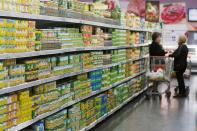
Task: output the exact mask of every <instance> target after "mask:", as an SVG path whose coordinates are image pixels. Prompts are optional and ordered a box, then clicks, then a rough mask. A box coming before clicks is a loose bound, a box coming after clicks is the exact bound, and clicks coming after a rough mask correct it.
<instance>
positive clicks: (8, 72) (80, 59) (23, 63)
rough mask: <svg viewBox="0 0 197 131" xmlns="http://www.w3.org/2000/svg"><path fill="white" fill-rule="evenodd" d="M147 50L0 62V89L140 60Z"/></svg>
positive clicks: (94, 52) (98, 52) (146, 48)
mask: <svg viewBox="0 0 197 131" xmlns="http://www.w3.org/2000/svg"><path fill="white" fill-rule="evenodd" d="M147 53H148V47H140V48H133V49H120V50H110V51H92V52H84V53H76V54H75V53H74V54H70V55H67V54H61V55H54V56H45V57H40V58H27V59H9V60H3V61H0V88H5V87H10V86H16V85H19V84H22V83H24V82H29V81H35V80H38V79H44V78H49V77H53V76H58V75H64V74H69V73H72V72H79V71H84V70H85V69H92V68H97V67H102V66H103V65H110V64H116V63H117V64H118V62H125V63H127V62H129V61H132V60H134V59H139V58H143V57H144V55H146V54H147Z"/></svg>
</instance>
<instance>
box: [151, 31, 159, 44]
mask: <svg viewBox="0 0 197 131" xmlns="http://www.w3.org/2000/svg"><path fill="white" fill-rule="evenodd" d="M158 37H161V33H159V32H154V33H153V34H152V40H153V42H155V41H156V39H157V38H158Z"/></svg>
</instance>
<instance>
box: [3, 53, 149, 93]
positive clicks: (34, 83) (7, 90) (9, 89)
mask: <svg viewBox="0 0 197 131" xmlns="http://www.w3.org/2000/svg"><path fill="white" fill-rule="evenodd" d="M147 57H148V55H145V56H143V57H141V58H136V59H130V60H126V61H122V62H118V63H114V64H110V65H104V66H100V67H96V68H93V69H84V70H83V71H78V72H72V73H67V74H63V75H58V76H54V77H49V78H45V79H41V80H36V81H32V82H26V83H23V84H20V85H17V86H12V87H7V88H3V89H0V95H2V94H7V93H11V92H15V91H19V90H23V89H27V88H30V87H33V86H37V85H40V84H44V83H47V82H52V81H56V80H59V79H63V78H67V77H71V76H75V75H79V74H83V73H88V72H91V71H96V70H99V69H106V68H109V67H113V66H117V65H121V64H125V63H128V62H133V61H138V60H141V59H144V58H147Z"/></svg>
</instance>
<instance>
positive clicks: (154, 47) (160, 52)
mask: <svg viewBox="0 0 197 131" xmlns="http://www.w3.org/2000/svg"><path fill="white" fill-rule="evenodd" d="M160 43H161V34H160V33H158V32H154V33H153V35H152V44H151V45H150V47H149V54H150V56H165V54H166V52H165V51H164V49H163V47H162V45H161V44H160Z"/></svg>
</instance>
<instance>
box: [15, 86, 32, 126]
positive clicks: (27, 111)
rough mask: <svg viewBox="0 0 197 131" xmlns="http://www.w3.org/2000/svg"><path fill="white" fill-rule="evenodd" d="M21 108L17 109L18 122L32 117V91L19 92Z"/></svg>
mask: <svg viewBox="0 0 197 131" xmlns="http://www.w3.org/2000/svg"><path fill="white" fill-rule="evenodd" d="M18 102H19V108H18V111H17V117H18V119H17V123H23V122H26V121H28V120H31V119H32V99H31V97H30V91H29V90H25V91H21V92H19V93H18Z"/></svg>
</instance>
